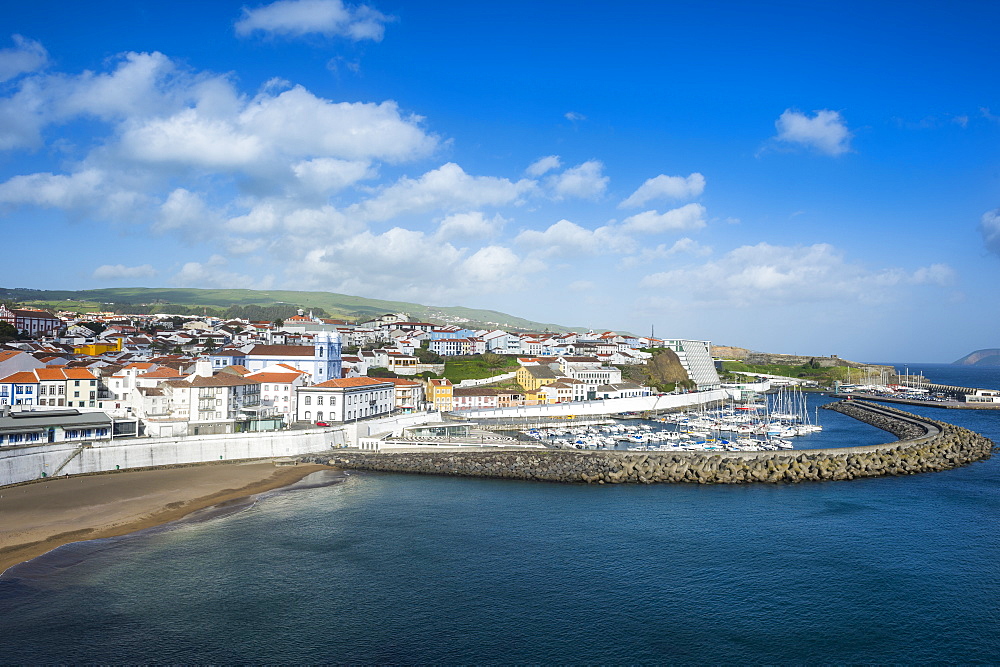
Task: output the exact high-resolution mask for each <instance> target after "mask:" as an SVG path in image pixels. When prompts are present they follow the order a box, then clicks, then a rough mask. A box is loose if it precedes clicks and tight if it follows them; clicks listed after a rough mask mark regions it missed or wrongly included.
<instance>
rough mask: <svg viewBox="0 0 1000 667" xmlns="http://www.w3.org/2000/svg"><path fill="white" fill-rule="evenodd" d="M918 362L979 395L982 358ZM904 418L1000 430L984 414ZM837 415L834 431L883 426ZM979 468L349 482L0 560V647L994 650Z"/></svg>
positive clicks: (609, 655)
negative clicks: (879, 473) (667, 480)
mask: <svg viewBox="0 0 1000 667" xmlns="http://www.w3.org/2000/svg"><path fill="white" fill-rule="evenodd" d="M918 369H919V370H920V371H921V372H924V373H926V374H927V375H928V376H929V377H930V378H931V379H933V380H935V381H939V382H942V383H947V384H963V385H971V386H983V387H994V388H1000V371H998V370H996V369H990V370H984V369H963V368H955V367H950V366H932V365H929V364H922V365H919V366H918ZM911 370H912V367H911ZM914 411H919V412H923V413H926V414H930V415H932V416H934V417H936V418H940V419H944V420H948V421H952V422H953V423H959V424H962V425H965V426H968V427H970V428H973V429H975V430H978V431H980V432H982V433H984V434H986V435H988V436H990V437H992V438H994V439H995V440H996V441H997V442H1000V413H993V412H972V411H954V410H947V411H946V410H940V409H931V408H924V409H914ZM838 416H839V415H838ZM820 418H821V420H824V424H825V425H826V426H827V428H828V429H833V428H834V426H833V424H834V422H833V420H834V416H833V415H832V414H831V413H829V412H825V411H820ZM836 424H837V425H836V430H838V431H839V434H838V435H837V436H836V437H837V438H841V439H842V438H850V437H851V434H853V436H854V440H852V441H851V442H844V444H852V443H853V442H855V441H857V442H861V441H864V442H870V441H874V442H882V441H886V440H887V438H886V435H885V434H883V433H881V432H879V431H874V429H871V428H870V427H867V426H864V425H862V424H859V423H856V422H845V423H843V424H841V423H839V422H836ZM873 433H874V435H873ZM998 472H1000V457H998V458H997V459H993V460H990V461H986V462H980V463H976V464H973V465H970V466H967V467H964V468H960V469H958V470H953V471H949V472H945V473H938V474H928V475H917V476H912V477H900V478H886V479H872V480H856V481H852V482H829V483H812V484H799V485H787V486H754V485H748V486H706V487H699V486H686V485H662V486H600V487H597V486H568V485H567V486H561V485H550V484H540V483H523V482H506V481H479V480H463V479H451V478H435V477H417V476H403V475H377V474H370V475H360V474H358V475H351V476H350V477H349V479H348V481H346V482H344V483H341V484H337V485H334V486H324V487H318V488H306V489H300V490H292V491H287V492H282V493H276V494H272V495H270V496H267V497H265V498H263V499H262V500H260V501H259V502H258V503H256V504H255V505H254V506H253V507H251V508H249V509H246V510H243V511H241V512H238V513H235V514H231V515H229V516H225V517H218V518H213V519H210V520H205V521H194V522H187V523H181V524H176V525H174V526H172V527H170V528H169V529H164V530H159V531H152V532H147V533H142V534H138V535H133V536H130V537H127V538H119V539H112V540H102V541H97V542H90V543H85V544H82V545H70V546H67V547H64V548H62V549H59V550H57V551H56V552H54V553H53V554H51V555H49V556H47V557H45V558H42V559H38V560H36V561H34V562H32V563H30V564H27V565H24V566H20V567H18V568H15V569H13V570H11V571H9V572H8V573H7V575H6V576H5V577H4V578H3V579H0V637H2V639H0V662H3V663H21V662H30V663H37V662H46V663H52V662H129V663H135V662H144V663H145V662H170V663H177V662H213V663H220V662H221V663H231V662H273V663H295V662H353V663H511V662H517V663H556V662H558V663H611V664H621V663H677V662H684V663H786V664H787V663H929V662H950V663H996V662H1000V637H998V628H1000V531H998V530H997V526H998V525H1000V522H998V516H1000V476H998Z"/></svg>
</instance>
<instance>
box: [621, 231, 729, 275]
mask: <svg viewBox="0 0 1000 667" xmlns="http://www.w3.org/2000/svg"><path fill="white" fill-rule="evenodd" d="M711 254H712V248H711V246H706V245H702V244H700V243H698V242H697V241H695V240H694V239H692V238H688V237H684V238H682V239H677V240H676V241H674V242H673V243H672V244H670V245H667V244H666V243H660V244H659V245H657V246H656V247H655V248H643V249H642V250H641V251H640V252H639V254H637V255H632V256H631V257H626V258H624V259H623V260H622V266H624V267H625V268H632V267H635V266H640V265H643V264H649V263H651V262H659V261H663V260H665V259H668V258H671V257H673V256H675V255H688V256H690V257H707V256H708V255H711Z"/></svg>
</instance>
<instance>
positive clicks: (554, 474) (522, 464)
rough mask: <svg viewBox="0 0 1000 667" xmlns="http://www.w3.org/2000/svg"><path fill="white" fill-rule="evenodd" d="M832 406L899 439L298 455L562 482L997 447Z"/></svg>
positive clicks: (710, 476) (929, 466) (797, 470)
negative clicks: (771, 445) (795, 446)
mask: <svg viewBox="0 0 1000 667" xmlns="http://www.w3.org/2000/svg"><path fill="white" fill-rule="evenodd" d="M831 409H833V410H836V411H838V412H841V413H844V414H846V415H849V416H851V417H854V418H856V419H859V420H861V421H864V422H866V423H868V424H871V425H873V426H876V427H878V428H881V429H883V430H886V431H888V432H890V433H892V434H893V435H895V436H896V437H899V438H902V440H900V441H898V442H894V443H888V444H884V445H870V446H865V447H843V448H833V449H814V450H797V451H783V452H712V453H708V452H625V451H564V450H532V451H509V450H508V451H486V452H481V451H469V452H398V453H391V452H385V453H382V452H347V451H338V452H334V453H325V454H312V455H307V456H304V457H301V459H302V460H305V461H310V462H317V463H325V464H330V465H336V466H340V467H342V468H348V469H354V470H373V471H383V472H402V473H418V474H431V475H453V476H462V477H486V478H498V479H519V480H539V481H546V482H563V483H588V484H594V483H596V484H621V483H634V484H654V483H667V482H675V483H677V482H681V483H693V484H747V483H754V482H763V483H772V484H774V483H782V482H786V483H795V482H805V481H821V480H830V481H833V480H849V479H859V478H865V477H882V476H890V475H912V474H916V473H924V472H937V471H942V470H949V469H951V468H955V467H958V466H963V465H966V464H969V463H972V462H974V461H979V460H983V459H988V458H990V456H991V454H992V450H993V442H992V441H991V440H989V439H988V438H985V437H983V436H981V435H979V434H978V433H975V432H973V431H970V430H968V429H964V428H961V427H958V426H954V425H951V424H945V423H943V422H938V421H935V420H931V419H926V418H924V417H918V416H916V415H911V414H909V413H906V412H902V411H900V410H895V409H893V408H888V407H885V406H877V405H873V404H868V403H863V402H861V401H845V402H842V403H838V404H834V405H833V406H832V407H831Z"/></svg>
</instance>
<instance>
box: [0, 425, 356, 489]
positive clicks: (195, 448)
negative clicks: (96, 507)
mask: <svg viewBox="0 0 1000 667" xmlns="http://www.w3.org/2000/svg"><path fill="white" fill-rule="evenodd" d="M346 444H348V439H347V436H346V434H345V433H344V432H343V431H342V430H326V431H319V430H315V429H313V430H308V431H275V432H271V433H247V434H225V435H205V436H193V437H185V438H130V439H127V440H112V441H105V442H92V443H72V442H60V443H53V444H49V445H30V446H23V447H11V448H7V447H5V448H3V450H0V486H6V485H8V484H18V483H21V482H26V481H30V480H35V479H39V478H41V477H46V476H47V477H53V476H57V475H58V476H62V475H81V474H86V473H95V472H107V471H111V470H119V469H120V470H126V469H130V468H157V467H162V466H175V465H183V464H188V463H203V462H208V461H233V460H246V459H263V458H275V457H286V456H298V455H302V454H308V453H311V452H321V451H328V450H330V449H331V448H332V447H335V446H343V445H346Z"/></svg>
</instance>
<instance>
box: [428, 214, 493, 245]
mask: <svg viewBox="0 0 1000 667" xmlns="http://www.w3.org/2000/svg"><path fill="white" fill-rule="evenodd" d="M506 223H507V221H506V220H505V219H504V218H503V217H502V216H501V215H500V214H499V213H498V214H496V215H494V216H493V217H492V218H487V217H486V216H485V215H483V213H482V212H481V211H473V212H471V213H456V214H455V215H449V216H448V217H446V218H445V219H444V220H442V221H441V223H440V224H439V225H438V230H437V234H436V235H435V237H436V238H437V239H439V240H446V239H456V238H468V239H484V238H490V237H493V236H496V235H497V234H498V233H499V232H500V230H501V229H503V226H504V225H505V224H506Z"/></svg>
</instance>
